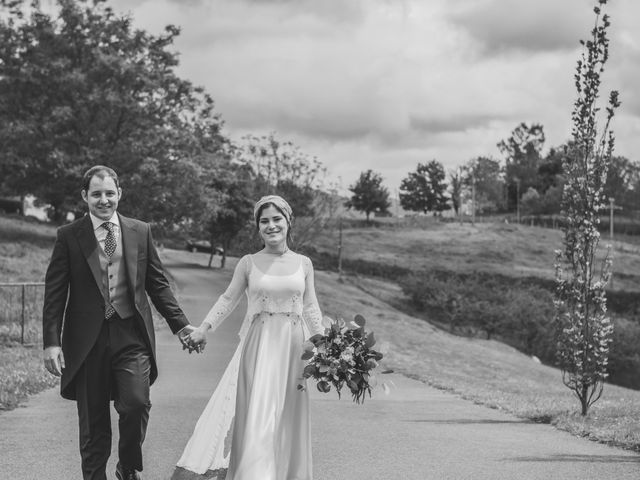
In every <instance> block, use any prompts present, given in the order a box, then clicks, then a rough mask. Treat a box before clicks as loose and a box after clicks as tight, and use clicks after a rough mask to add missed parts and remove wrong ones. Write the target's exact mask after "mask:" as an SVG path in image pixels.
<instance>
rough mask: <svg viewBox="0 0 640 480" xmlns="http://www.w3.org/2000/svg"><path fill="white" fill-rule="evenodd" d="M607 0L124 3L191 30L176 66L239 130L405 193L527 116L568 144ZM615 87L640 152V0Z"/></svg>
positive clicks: (622, 7)
mask: <svg viewBox="0 0 640 480" xmlns="http://www.w3.org/2000/svg"><path fill="white" fill-rule="evenodd" d="M595 3H596V2H595V0H537V1H535V2H534V1H530V0H529V1H526V0H404V1H403V0H112V2H111V5H113V7H114V9H115V10H116V11H117V12H121V13H130V14H131V15H132V16H133V18H134V22H135V24H136V25H137V26H139V27H141V28H144V29H146V30H148V31H150V32H151V33H160V32H161V31H162V29H163V27H164V25H166V24H169V23H171V24H174V25H178V26H180V27H181V28H182V33H181V35H180V37H179V38H178V40H177V43H176V45H175V49H176V50H177V51H178V52H180V58H181V64H180V67H179V74H180V75H181V76H183V77H184V78H188V79H190V80H191V81H193V82H194V83H195V84H197V85H202V86H204V87H205V88H206V89H207V91H208V92H209V93H210V94H211V95H212V96H213V98H214V99H215V101H216V106H217V110H218V111H219V112H220V113H221V114H222V116H223V118H224V120H225V123H226V132H227V133H228V134H229V135H230V136H231V137H232V138H234V139H238V140H239V139H240V138H241V137H242V136H243V135H244V134H246V133H253V134H257V135H262V134H268V133H269V132H276V133H277V134H278V136H279V137H280V138H282V139H283V140H291V141H293V142H294V143H296V144H297V145H298V146H299V147H300V148H301V149H302V150H303V151H305V152H306V153H308V154H309V155H313V156H316V157H317V158H318V159H319V160H321V161H322V162H323V163H324V165H325V166H326V167H327V168H328V170H329V171H330V173H331V176H332V178H334V179H335V180H338V181H340V182H341V185H342V188H343V189H346V188H347V187H348V186H349V185H350V184H352V183H353V182H354V180H355V179H356V178H357V177H358V175H359V173H360V172H361V171H363V170H366V169H368V168H371V169H373V170H375V171H377V172H379V173H381V174H382V176H383V177H384V178H385V184H386V185H387V187H388V188H389V189H390V191H391V192H392V193H394V194H395V191H396V189H397V188H398V186H399V184H400V181H401V179H402V178H403V177H404V176H406V174H407V172H409V171H411V170H413V169H415V167H416V165H417V164H418V162H426V161H429V160H432V159H436V160H438V161H440V162H441V163H442V164H443V165H444V166H445V168H446V169H447V170H453V169H455V168H456V167H457V166H459V165H461V164H462V163H464V162H466V161H468V160H469V159H471V158H473V157H476V156H478V155H487V156H493V157H494V158H501V156H500V153H499V151H498V149H497V147H496V143H498V142H499V141H500V140H501V139H504V138H506V137H508V136H509V134H510V132H511V131H512V130H513V129H514V128H515V127H516V126H517V125H518V124H519V123H520V122H527V123H532V122H536V123H541V124H542V125H543V126H544V130H545V134H546V137H547V143H546V147H547V148H549V147H551V146H556V145H559V144H561V143H562V142H564V141H566V140H567V139H568V137H569V134H570V129H571V125H570V115H571V108H572V104H573V101H574V99H575V90H574V86H573V74H574V68H575V64H576V60H577V59H578V55H579V52H580V50H579V44H578V40H579V39H581V38H586V37H587V35H588V34H589V31H590V29H591V27H592V25H593V21H594V18H595V17H594V14H593V12H592V8H593V6H594V4H595ZM609 3H610V4H609V5H608V6H607V7H606V11H607V12H608V13H609V14H610V16H611V19H612V23H613V25H612V27H611V30H610V35H611V47H610V52H611V58H610V62H609V64H608V68H607V71H606V72H605V78H604V80H605V87H606V90H605V92H604V93H605V94H604V95H603V97H605V98H606V97H607V96H608V93H606V92H608V91H609V90H610V89H612V88H613V89H618V90H619V91H620V95H621V99H622V107H621V108H620V109H619V111H618V113H617V115H616V118H615V121H614V125H613V126H614V131H615V133H616V137H617V147H616V153H617V154H619V155H624V156H627V157H628V158H630V159H633V160H640V153H639V152H640V99H639V96H638V89H637V87H636V85H637V81H638V79H639V78H640V28H638V24H637V18H640V2H638V1H637V0H610V2H609Z"/></svg>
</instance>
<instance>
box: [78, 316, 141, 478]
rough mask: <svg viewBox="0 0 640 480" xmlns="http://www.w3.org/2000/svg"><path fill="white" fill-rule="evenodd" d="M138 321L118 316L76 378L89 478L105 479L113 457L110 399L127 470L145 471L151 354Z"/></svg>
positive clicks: (84, 461)
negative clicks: (108, 464)
mask: <svg viewBox="0 0 640 480" xmlns="http://www.w3.org/2000/svg"><path fill="white" fill-rule="evenodd" d="M137 323H138V322H137V321H136V319H135V318H127V319H121V318H120V317H119V316H118V315H117V314H116V315H114V316H113V317H112V318H111V319H110V320H105V321H104V324H103V326H102V330H101V331H100V334H99V335H98V339H97V340H96V343H95V344H94V346H93V348H92V349H91V351H90V352H89V355H88V356H87V359H86V360H85V362H84V364H83V365H82V367H81V368H80V370H79V372H78V376H77V380H76V397H77V406H78V418H79V422H80V456H81V457H82V474H83V477H84V480H106V478H107V477H106V472H105V470H106V466H107V460H108V459H109V455H110V454H111V416H110V401H111V399H113V400H114V407H115V409H116V411H117V412H118V415H119V422H118V427H119V432H120V440H119V443H118V456H119V460H120V463H121V464H122V466H123V467H125V468H135V469H136V470H140V471H141V470H142V442H143V441H144V437H145V433H146V430H147V422H148V420H149V409H150V408H151V402H150V401H149V385H150V375H151V354H150V352H149V349H148V347H147V345H146V344H145V342H144V340H143V339H142V336H141V335H140V333H139V331H138V329H137Z"/></svg>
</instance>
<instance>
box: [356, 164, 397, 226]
mask: <svg viewBox="0 0 640 480" xmlns="http://www.w3.org/2000/svg"><path fill="white" fill-rule="evenodd" d="M382 181H383V178H382V176H381V175H380V174H379V173H376V172H374V171H373V170H371V169H369V170H367V171H365V172H362V173H360V177H359V178H358V180H357V181H356V182H355V183H354V184H352V185H350V186H349V191H351V193H353V195H352V196H351V198H350V199H349V200H347V201H346V203H345V206H346V207H347V208H353V209H355V210H357V211H359V212H364V214H365V215H366V216H367V222H369V217H370V215H371V214H372V213H388V209H389V207H390V206H391V202H389V191H388V190H387V188H386V187H384V186H383V185H382Z"/></svg>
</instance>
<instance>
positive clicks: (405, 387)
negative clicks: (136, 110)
mask: <svg viewBox="0 0 640 480" xmlns="http://www.w3.org/2000/svg"><path fill="white" fill-rule="evenodd" d="M165 256H166V257H167V260H166V264H167V266H168V267H169V268H170V270H171V272H172V274H173V276H174V278H175V280H176V282H177V284H178V285H179V286H180V289H181V294H180V297H181V302H182V305H183V307H184V309H185V311H186V312H187V315H188V316H189V317H190V318H191V319H192V322H193V323H196V324H197V323H199V321H200V319H201V318H202V317H203V315H204V314H205V313H206V311H207V309H208V308H209V307H210V305H211V303H212V299H213V298H214V297H216V296H217V295H218V294H219V293H220V292H221V291H222V290H223V289H224V287H225V286H226V283H227V282H228V280H229V276H230V272H224V273H217V272H215V271H212V270H207V269H204V268H203V267H202V265H204V262H205V261H206V259H205V258H204V257H201V256H193V262H192V263H187V262H184V261H178V260H176V259H177V258H184V256H176V255H174V254H172V253H171V252H166V253H165ZM239 310H241V308H239ZM240 316H241V312H239V311H237V312H236V313H235V314H234V315H233V316H232V317H231V318H230V321H228V322H226V323H225V325H223V327H221V329H220V330H219V332H217V333H216V335H215V337H214V338H212V339H211V340H210V343H209V345H208V346H207V349H206V351H205V352H204V354H203V355H202V356H195V355H191V356H189V355H186V354H185V353H184V352H182V351H181V350H180V348H179V346H178V344H177V340H176V339H175V338H174V337H173V336H171V334H170V333H169V332H168V331H166V329H161V330H160V331H159V332H158V355H159V362H160V365H159V367H160V377H159V379H158V382H157V384H156V385H155V386H154V387H153V389H152V402H153V408H152V410H151V420H150V424H149V432H148V436H147V440H146V442H145V459H146V465H145V472H144V474H145V475H144V478H145V479H148V480H165V479H167V480H168V479H173V480H191V479H196V478H212V477H211V476H210V475H209V476H200V477H198V476H195V475H191V474H189V473H188V472H185V471H182V470H176V469H175V468H174V465H175V462H176V461H177V459H178V457H179V456H180V453H181V451H182V448H183V446H184V445H185V443H186V441H187V439H188V437H189V435H190V433H191V430H192V428H193V425H194V424H195V421H196V419H197V418H198V415H199V413H200V411H201V410H202V409H203V408H204V405H205V403H206V401H207V400H208V397H209V395H210V394H211V391H212V388H213V386H214V385H215V383H216V382H217V380H218V379H219V378H220V376H221V374H222V371H223V369H224V366H225V363H226V361H227V360H228V359H229V358H230V356H231V354H232V353H233V350H234V347H235V342H236V338H237V337H236V335H235V330H236V328H237V325H238V320H239V317H240ZM391 377H392V380H393V382H394V383H395V385H396V388H395V389H394V390H393V391H392V394H391V395H389V396H385V395H383V394H382V393H381V392H378V394H377V395H376V396H375V397H374V398H373V399H371V400H367V401H366V402H365V404H364V405H360V406H358V405H354V404H353V403H351V402H350V400H348V399H347V398H343V399H342V400H338V399H337V398H336V396H335V393H334V392H331V393H330V394H327V395H322V394H320V393H318V392H316V391H315V390H313V389H310V391H311V392H312V394H311V396H312V429H313V437H314V438H313V440H314V472H315V475H314V478H315V479H316V480H341V479H345V480H346V479H349V480H365V479H367V480H369V479H371V478H384V479H403V480H414V479H415V480H426V479H434V480H435V479H438V480H440V479H456V480H460V479H474V480H483V479H487V480H488V479H491V480H499V479H509V480H511V479H514V478H517V479H522V480H528V479H562V480H573V479H575V480H588V479H593V480H595V479H602V478H615V479H617V480H625V479H637V478H640V456H639V455H637V454H635V453H633V452H629V451H624V450H619V449H615V448H612V447H608V446H606V445H602V444H598V443H594V442H590V441H588V440H584V439H580V438H576V437H573V436H571V435H569V434H568V433H565V432H561V431H558V430H556V429H554V428H553V427H551V426H548V425H541V424H535V423H531V422H528V421H525V420H522V419H519V418H516V417H513V416H510V415H507V414H504V413H501V412H499V411H496V410H492V409H488V408H485V407H481V406H478V405H475V404H473V403H471V402H469V401H466V400H462V399H461V398H459V397H458V396H455V395H452V394H449V393H445V392H442V391H440V390H435V389H433V388H430V387H427V386H425V385H424V384H423V383H421V382H417V381H414V380H410V379H408V378H406V377H403V376H401V375H392V376H391ZM114 429H115V422H114ZM114 431H115V430H114ZM0 432H2V434H1V435H0V451H2V452H3V454H2V456H0V477H2V478H20V479H31V478H47V479H49V480H63V479H64V480H66V479H69V478H79V476H80V474H79V455H78V453H77V418H76V412H75V405H74V404H73V403H72V402H68V401H64V400H62V399H60V397H59V396H58V393H57V391H56V390H55V389H52V390H47V391H45V392H43V393H42V394H39V395H37V396H35V397H33V398H32V399H31V400H30V401H29V403H28V405H27V406H26V407H25V408H19V409H16V410H14V411H11V412H5V413H2V414H0ZM114 454H115V445H114ZM114 465H115V457H114V456H113V455H112V458H111V460H110V463H109V470H108V471H109V474H110V475H111V474H112V472H113V468H114Z"/></svg>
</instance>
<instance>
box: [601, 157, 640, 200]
mask: <svg viewBox="0 0 640 480" xmlns="http://www.w3.org/2000/svg"><path fill="white" fill-rule="evenodd" d="M638 178H640V164H639V163H638V162H632V161H631V160H629V159H628V158H625V157H618V156H616V157H611V164H610V165H609V169H608V170H607V181H606V183H605V185H604V192H603V194H604V196H605V198H614V199H615V202H616V204H618V205H620V206H622V207H623V208H627V209H631V210H633V209H637V208H638V204H636V203H634V202H633V190H634V183H635V181H637V179H638ZM630 197H631V198H630ZM630 200H631V201H630Z"/></svg>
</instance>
